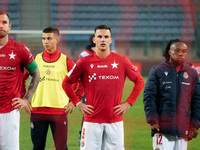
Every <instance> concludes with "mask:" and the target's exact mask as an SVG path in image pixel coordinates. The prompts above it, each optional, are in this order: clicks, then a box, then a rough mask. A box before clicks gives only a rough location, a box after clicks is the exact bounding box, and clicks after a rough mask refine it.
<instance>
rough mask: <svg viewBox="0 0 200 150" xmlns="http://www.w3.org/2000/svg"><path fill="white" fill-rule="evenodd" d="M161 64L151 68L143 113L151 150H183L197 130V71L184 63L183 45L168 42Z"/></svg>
mask: <svg viewBox="0 0 200 150" xmlns="http://www.w3.org/2000/svg"><path fill="white" fill-rule="evenodd" d="M163 56H164V57H165V58H164V61H163V62H162V63H161V64H158V65H157V66H154V67H152V68H151V70H150V73H149V76H148V79H147V82H146V85H145V89H144V109H145V113H146V119H147V122H148V123H149V124H150V125H151V131H152V132H151V135H152V137H153V149H162V150H187V141H188V140H190V139H192V138H196V136H197V134H198V129H199V127H200V84H199V76H198V74H197V71H196V70H195V69H194V68H193V67H192V65H191V64H190V63H189V62H187V61H186V56H187V45H186V44H185V43H184V42H183V41H181V40H179V39H175V40H170V41H169V43H168V45H167V46H166V49H165V52H164V55H163Z"/></svg>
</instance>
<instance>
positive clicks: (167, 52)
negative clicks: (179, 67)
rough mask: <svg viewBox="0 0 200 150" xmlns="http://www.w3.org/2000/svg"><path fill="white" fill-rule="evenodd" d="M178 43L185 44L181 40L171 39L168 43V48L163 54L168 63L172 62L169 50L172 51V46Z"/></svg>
mask: <svg viewBox="0 0 200 150" xmlns="http://www.w3.org/2000/svg"><path fill="white" fill-rule="evenodd" d="M177 42H181V43H184V42H183V41H181V40H180V39H171V40H170V41H169V42H168V44H167V46H166V48H165V52H164V53H163V57H165V58H166V60H167V61H169V60H170V55H169V50H170V47H171V45H172V44H174V43H177Z"/></svg>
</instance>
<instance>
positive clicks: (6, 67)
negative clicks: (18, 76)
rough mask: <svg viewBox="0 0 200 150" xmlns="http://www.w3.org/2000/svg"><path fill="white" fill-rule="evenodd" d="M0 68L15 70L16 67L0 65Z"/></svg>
mask: <svg viewBox="0 0 200 150" xmlns="http://www.w3.org/2000/svg"><path fill="white" fill-rule="evenodd" d="M0 70H8V71H12V70H16V67H8V66H0Z"/></svg>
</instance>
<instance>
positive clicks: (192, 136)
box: [189, 128, 198, 138]
mask: <svg viewBox="0 0 200 150" xmlns="http://www.w3.org/2000/svg"><path fill="white" fill-rule="evenodd" d="M197 135H198V130H197V129H196V128H192V133H191V135H189V136H190V138H196V137H197Z"/></svg>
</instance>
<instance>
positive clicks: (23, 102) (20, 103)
mask: <svg viewBox="0 0 200 150" xmlns="http://www.w3.org/2000/svg"><path fill="white" fill-rule="evenodd" d="M12 101H14V102H13V103H12V106H14V108H18V110H20V109H22V108H25V107H26V106H28V104H29V101H28V100H27V99H25V98H19V97H18V98H13V99H12Z"/></svg>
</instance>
